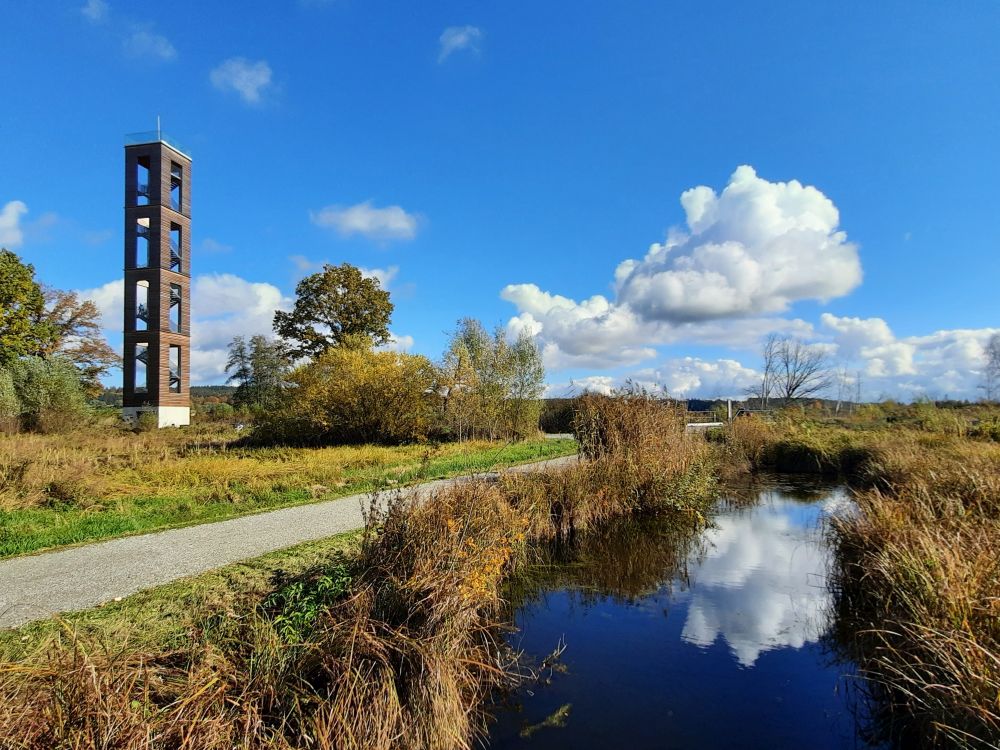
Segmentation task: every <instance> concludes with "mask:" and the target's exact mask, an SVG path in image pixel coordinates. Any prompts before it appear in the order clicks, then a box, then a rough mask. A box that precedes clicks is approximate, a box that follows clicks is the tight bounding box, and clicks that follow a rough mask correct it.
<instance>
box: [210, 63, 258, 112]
mask: <svg viewBox="0 0 1000 750" xmlns="http://www.w3.org/2000/svg"><path fill="white" fill-rule="evenodd" d="M271 75H272V74H271V66H270V65H268V63H267V60H258V61H256V62H253V61H250V60H248V59H246V58H245V57H230V58H229V59H228V60H224V61H223V62H221V63H220V64H219V65H218V66H217V67H216V68H214V69H213V70H212V72H211V73H209V74H208V77H209V80H210V81H211V82H212V85H213V86H215V88H217V89H219V91H233V92H236V93H237V94H239V96H240V98H242V99H243V101H245V102H246V103H247V104H258V103H260V101H261V98H262V96H263V94H264V92H265V91H266V90H267V89H268V87H270V86H271Z"/></svg>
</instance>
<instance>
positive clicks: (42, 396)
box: [10, 357, 87, 432]
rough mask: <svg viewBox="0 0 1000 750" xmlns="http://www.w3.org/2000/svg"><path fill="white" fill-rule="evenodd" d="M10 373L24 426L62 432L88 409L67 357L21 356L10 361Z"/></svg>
mask: <svg viewBox="0 0 1000 750" xmlns="http://www.w3.org/2000/svg"><path fill="white" fill-rule="evenodd" d="M10 374H11V379H12V381H13V385H14V392H15V393H16V395H17V400H18V402H19V404H20V412H21V423H22V426H23V427H25V428H26V429H29V430H38V431H40V432H58V431H62V430H65V429H67V428H69V427H72V426H75V425H76V424H78V422H79V420H80V418H81V417H82V416H83V415H84V414H85V413H86V411H87V407H86V399H85V396H84V392H83V387H82V386H81V384H80V374H79V372H78V371H77V369H76V368H75V367H74V366H73V364H72V363H71V362H69V361H68V360H64V359H60V358H58V357H52V358H50V359H42V358H41V357H22V358H21V359H18V360H15V361H14V362H13V363H12V364H11V366H10Z"/></svg>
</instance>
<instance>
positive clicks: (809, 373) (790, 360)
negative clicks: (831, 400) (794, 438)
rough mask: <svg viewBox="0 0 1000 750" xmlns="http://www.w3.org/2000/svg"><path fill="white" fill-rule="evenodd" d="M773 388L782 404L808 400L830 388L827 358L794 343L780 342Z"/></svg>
mask: <svg viewBox="0 0 1000 750" xmlns="http://www.w3.org/2000/svg"><path fill="white" fill-rule="evenodd" d="M775 360H776V362H775V366H776V367H775V369H776V377H775V381H774V383H775V387H776V389H777V392H778V393H779V394H781V397H782V399H783V401H784V403H786V404H787V403H788V402H790V401H792V400H793V399H796V398H809V397H810V396H815V395H817V394H819V393H820V392H822V391H825V390H826V389H827V388H829V387H830V384H831V382H832V378H831V376H830V364H829V357H828V355H827V353H826V352H825V351H823V350H822V349H819V348H817V347H815V346H809V345H808V344H805V343H803V342H802V341H799V340H797V339H789V338H783V339H781V340H780V341H778V343H777V352H776V355H775Z"/></svg>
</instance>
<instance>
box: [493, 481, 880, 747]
mask: <svg viewBox="0 0 1000 750" xmlns="http://www.w3.org/2000/svg"><path fill="white" fill-rule="evenodd" d="M849 508H850V498H849V493H848V492H847V490H846V489H844V488H843V487H839V486H835V485H822V484H817V483H815V482H813V481H811V480H808V479H793V480H788V479H780V480H779V479H775V480H771V481H768V482H766V483H765V484H764V485H760V486H757V487H754V488H751V489H744V490H743V491H741V492H735V491H734V493H733V495H732V496H731V497H728V498H726V499H724V500H723V501H722V502H720V505H719V508H718V512H717V513H716V514H715V515H714V516H713V518H712V519H711V521H710V524H709V527H708V528H707V529H702V530H697V529H692V528H677V526H676V524H673V525H665V524H664V523H663V522H662V521H651V520H646V521H640V522H637V521H625V522H621V523H619V524H618V525H617V526H615V527H613V528H609V529H607V530H606V531H604V532H602V533H599V534H596V535H591V536H588V537H587V538H585V539H582V540H578V541H577V542H576V543H574V544H573V545H570V546H569V547H568V548H566V549H563V550H561V551H556V552H554V553H553V559H552V560H551V561H547V562H546V564H544V565H541V566H538V567H537V572H534V573H533V574H532V576H531V579H530V580H529V581H528V582H526V584H525V586H524V590H523V591H520V592H517V593H515V599H516V600H517V601H519V602H520V606H519V607H518V609H517V611H516V614H515V623H516V626H517V630H516V632H514V633H513V634H512V635H511V641H512V643H513V644H514V646H515V647H517V648H518V649H520V650H522V651H523V652H524V653H525V654H526V655H527V656H528V657H529V658H533V659H534V660H535V663H536V664H537V665H538V668H539V670H540V673H541V679H540V680H538V681H537V682H534V683H532V684H530V685H528V686H527V687H526V688H524V689H522V690H521V691H519V692H518V693H517V694H516V695H515V696H512V697H511V698H510V699H509V701H508V703H507V705H505V706H504V707H502V708H500V709H499V710H498V715H497V721H496V724H495V725H494V726H493V728H492V731H491V737H490V745H489V747H490V748H491V749H494V750H495V749H497V748H531V747H543V748H547V749H549V748H552V749H553V750H556V749H558V748H573V749H574V750H589V749H590V748H594V749H596V748H602V749H604V748H627V750H643V749H645V748H657V749H661V748H664V749H665V748H699V749H707V748H747V749H752V748H761V749H762V750H765V749H766V750H776V749H780V748H806V747H808V748H811V749H814V750H820V749H822V748H838V749H839V748H852V749H855V748H869V747H873V746H872V745H869V744H866V743H865V741H863V740H862V739H861V735H860V731H859V727H861V726H863V724H864V719H863V717H859V715H858V714H859V712H860V711H861V710H862V709H861V703H862V701H859V700H858V695H857V678H856V676H855V667H854V665H853V664H852V663H850V662H849V661H847V660H845V659H844V658H843V657H841V656H839V652H838V649H836V648H835V647H834V645H833V643H832V639H831V638H830V636H829V635H828V634H829V632H830V629H831V624H832V611H831V609H832V607H831V594H830V591H829V589H828V587H827V578H828V571H829V568H830V564H831V560H830V551H829V549H828V546H827V544H826V522H827V520H828V519H829V517H830V515H831V514H833V513H838V512H849ZM559 643H563V644H564V645H565V650H564V651H563V652H562V654H561V656H560V657H559V658H558V659H557V660H555V661H554V663H552V664H550V663H548V662H546V661H545V657H546V655H547V654H550V653H551V652H552V651H553V649H554V648H555V647H556V646H557V644H559Z"/></svg>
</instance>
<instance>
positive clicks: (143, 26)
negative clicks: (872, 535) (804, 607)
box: [0, 0, 1000, 398]
mask: <svg viewBox="0 0 1000 750" xmlns="http://www.w3.org/2000/svg"><path fill="white" fill-rule="evenodd" d="M228 7H229V6H228V5H227V6H225V7H224V6H223V4H208V3H193V2H185V1H184V0H177V2H173V3H170V4H137V3H124V2H115V1H114V0H107V1H106V2H103V1H101V0H88V1H87V2H84V0H77V1H76V2H67V3H50V4H47V5H45V6H43V5H41V4H35V3H32V4H28V3H11V4H7V5H6V6H5V7H4V9H3V10H2V17H3V24H2V28H3V39H4V50H5V54H4V57H5V64H4V65H3V66H2V67H0V87H2V88H0V90H2V91H3V92H4V98H5V105H6V106H4V108H3V116H2V117H0V165H2V171H0V244H4V245H6V246H8V247H10V248H11V249H14V250H16V251H17V252H18V253H20V254H21V255H22V256H23V257H24V258H25V259H26V260H28V261H30V262H32V263H34V264H35V266H36V268H37V272H38V275H39V277H40V278H41V280H43V281H45V282H47V283H50V284H53V285H55V286H59V287H64V288H73V289H79V290H81V291H83V292H84V293H85V294H86V295H87V296H89V297H90V298H92V299H94V300H95V301H97V302H98V304H99V305H100V306H101V308H102V310H104V311H105V323H106V326H107V328H108V332H109V338H111V339H112V340H113V341H116V342H117V341H118V340H120V334H119V333H118V330H116V329H119V330H120V327H121V323H120V317H121V312H120V305H121V293H120V290H119V287H120V279H121V278H122V273H121V266H122V249H121V243H122V224H123V214H122V205H123V198H122V191H123V151H122V144H123V140H122V136H123V135H124V134H125V133H128V132H132V131H139V130H148V129H151V128H153V127H154V126H155V122H156V117H157V115H159V116H161V118H162V122H163V127H164V130H165V131H166V132H168V133H170V134H172V135H173V136H174V137H175V138H176V139H177V140H178V141H180V142H181V143H182V144H184V146H185V147H187V148H188V150H189V151H190V153H191V154H192V156H193V158H194V166H193V184H192V198H193V206H192V213H193V221H192V235H193V241H194V250H193V253H192V265H193V274H194V276H195V279H194V286H193V289H194V297H193V300H192V309H193V315H194V326H195V328H194V334H193V335H194V341H193V347H194V352H193V355H192V366H193V372H194V377H195V379H196V382H221V380H222V379H223V378H224V375H223V373H222V371H221V367H222V364H223V362H224V359H225V356H224V352H225V343H226V341H228V339H229V337H231V336H232V335H233V334H234V333H247V334H249V333H257V332H267V331H268V330H269V327H270V326H269V324H270V317H271V315H272V314H273V311H274V309H275V308H276V307H280V306H287V305H288V304H289V300H290V297H291V295H292V293H293V290H294V285H295V282H296V281H297V280H298V279H299V278H301V277H302V275H303V274H305V273H309V272H311V271H313V270H315V269H316V268H318V267H319V264H321V263H322V262H324V261H328V262H332V263H340V262H344V261H347V262H350V263H354V264H356V265H359V266H361V267H363V268H365V269H368V270H369V271H371V272H372V273H376V274H378V275H379V276H380V277H381V278H382V279H384V280H385V281H387V283H388V288H389V289H390V291H391V292H392V295H393V299H394V301H395V303H396V313H395V316H394V320H393V323H392V326H391V327H392V330H393V332H394V333H395V334H396V336H397V337H398V339H399V343H398V345H400V346H403V347H405V348H408V349H409V350H410V351H414V352H418V353H423V354H427V355H429V356H431V357H437V356H439V355H440V353H441V351H442V349H443V348H444V345H445V341H446V332H447V331H448V330H450V329H451V328H452V327H453V326H454V323H455V321H456V319H458V318H460V317H463V316H472V317H478V318H480V319H481V320H483V321H484V322H485V323H487V324H488V325H491V326H492V325H503V326H507V327H508V329H509V330H510V331H511V332H516V331H518V330H522V329H526V330H529V331H531V332H532V333H533V334H535V335H536V336H537V337H538V341H539V344H540V346H542V347H543V348H544V351H545V356H546V363H547V365H548V370H549V374H548V380H549V382H550V384H552V390H551V392H552V393H558V392H561V391H562V390H564V389H565V388H567V387H568V386H569V384H570V383H573V384H574V386H575V387H576V388H582V387H587V386H590V387H594V388H606V387H609V386H611V385H614V384H615V383H618V382H620V381H621V380H622V379H623V378H625V377H635V378H637V379H638V380H640V381H643V382H649V383H659V384H663V385H665V386H666V387H667V388H668V389H669V390H671V391H672V392H673V393H675V394H677V395H689V396H694V395H700V396H725V395H736V394H738V393H740V392H742V390H743V389H744V388H745V387H746V386H747V385H748V384H749V383H751V382H753V380H754V379H755V377H756V374H755V371H754V369H755V368H756V367H758V366H759V362H758V359H759V358H758V354H757V349H758V346H759V340H760V338H761V336H764V335H766V334H767V333H770V332H784V333H789V334H791V335H795V336H798V337H801V338H803V339H805V340H807V341H809V342H810V343H812V344H814V345H816V346H822V347H825V348H826V349H827V350H828V351H829V353H830V356H831V358H832V359H833V360H834V361H835V362H836V363H837V364H838V366H841V367H843V368H846V369H847V370H848V371H849V372H850V373H852V375H851V377H852V378H853V377H854V375H853V373H857V372H861V373H862V385H863V388H864V391H865V395H866V396H868V397H875V396H878V395H882V394H893V395H896V396H899V397H903V398H910V397H914V396H919V395H931V396H945V395H950V396H957V397H967V398H975V397H976V395H977V391H976V385H977V383H978V381H979V373H978V370H979V368H981V358H982V347H983V344H984V343H985V341H986V339H987V338H988V337H989V335H990V334H991V333H992V332H995V331H997V330H1000V329H998V326H1000V319H998V316H997V312H996V311H997V309H998V307H997V304H996V301H995V299H994V298H995V289H996V284H997V279H998V278H1000V259H998V257H1000V256H998V253H997V248H998V245H1000V224H998V222H997V221H996V216H997V209H996V204H997V197H996V188H995V179H996V177H995V176H996V175H997V174H998V173H1000V169H998V167H1000V150H998V149H997V143H1000V76H998V75H997V71H998V70H1000V45H997V44H996V42H995V40H996V36H997V33H998V30H1000V5H997V4H996V3H995V2H962V3H948V4H945V3H926V2H905V3H904V2H884V3H846V4H845V3H792V2H786V3H737V2H731V3H672V2H635V3H598V2H572V3H570V2H558V3H557V2H553V3H522V2H515V3H502V4H499V3H487V2H479V3H476V2H473V3H469V2H465V3H451V2H440V3H412V2H408V3H404V2H391V3H390V2H361V0H326V1H324V0H303V1H301V2H298V3H295V2H288V3H284V4H276V3H270V2H247V3H243V4H241V5H240V6H239V7H240V11H239V12H238V13H237V12H232V11H230V10H228ZM743 165H746V166H747V167H749V168H751V169H746V168H741V167H743ZM700 186H704V187H700ZM695 188H697V189H695ZM692 189H695V190H693V192H686V191H692ZM682 195H687V198H685V202H684V204H683V205H682ZM654 244H656V245H658V247H655V248H653V250H652V251H651V250H650V248H651V246H653V245H654ZM629 259H632V260H634V261H635V262H634V263H626V261H628V260H629ZM616 269H617V274H618V275H617V276H616Z"/></svg>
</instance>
